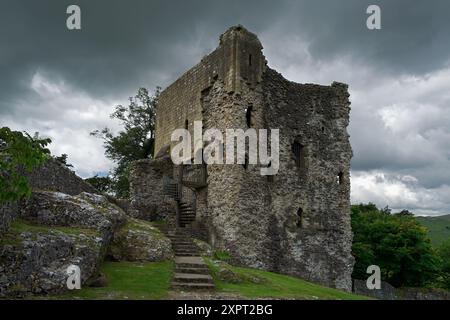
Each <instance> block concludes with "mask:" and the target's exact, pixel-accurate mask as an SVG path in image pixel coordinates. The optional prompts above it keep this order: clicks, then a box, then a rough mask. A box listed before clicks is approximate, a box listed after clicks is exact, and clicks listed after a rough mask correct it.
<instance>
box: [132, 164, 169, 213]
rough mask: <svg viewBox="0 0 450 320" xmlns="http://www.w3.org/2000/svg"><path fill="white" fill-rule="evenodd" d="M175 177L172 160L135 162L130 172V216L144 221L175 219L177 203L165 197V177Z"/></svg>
mask: <svg viewBox="0 0 450 320" xmlns="http://www.w3.org/2000/svg"><path fill="white" fill-rule="evenodd" d="M164 175H167V176H168V177H172V176H173V165H172V163H171V161H170V158H167V157H164V158H159V159H155V160H151V159H143V160H138V161H135V162H134V163H133V165H132V168H131V171H130V208H129V210H128V212H129V214H130V215H131V216H133V217H135V218H140V219H144V220H150V221H153V220H160V219H163V218H168V217H169V218H173V217H174V215H175V210H176V203H175V201H174V200H173V199H171V198H170V197H169V196H166V195H164V190H163V176H164Z"/></svg>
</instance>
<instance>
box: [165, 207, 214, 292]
mask: <svg viewBox="0 0 450 320" xmlns="http://www.w3.org/2000/svg"><path fill="white" fill-rule="evenodd" d="M180 220H181V221H180V222H181V224H182V225H183V224H188V223H191V222H192V221H194V220H195V216H192V220H190V216H188V217H187V218H186V217H184V216H181V219H180ZM163 232H164V234H165V235H166V236H167V237H168V238H169V239H170V241H171V243H172V249H173V251H174V253H175V274H174V277H173V279H172V284H171V287H172V288H173V289H178V290H212V289H214V281H213V278H212V277H211V274H210V272H209V269H208V266H207V265H206V263H205V262H204V261H203V258H202V257H201V256H200V254H199V250H198V248H197V247H196V246H195V244H194V242H193V241H192V239H191V236H190V235H189V234H188V233H187V232H185V231H183V229H182V228H177V229H170V228H166V229H164V230H163Z"/></svg>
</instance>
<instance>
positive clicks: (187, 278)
mask: <svg viewBox="0 0 450 320" xmlns="http://www.w3.org/2000/svg"><path fill="white" fill-rule="evenodd" d="M173 278H174V282H179V283H188V282H189V283H213V278H212V277H211V276H210V275H209V274H198V273H175V275H174V277H173Z"/></svg>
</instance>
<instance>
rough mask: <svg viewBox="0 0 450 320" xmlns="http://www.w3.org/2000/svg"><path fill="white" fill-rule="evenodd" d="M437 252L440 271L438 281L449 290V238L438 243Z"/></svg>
mask: <svg viewBox="0 0 450 320" xmlns="http://www.w3.org/2000/svg"><path fill="white" fill-rule="evenodd" d="M438 254H439V257H440V259H441V272H440V275H439V280H438V281H439V284H440V286H442V287H443V288H445V289H447V290H450V238H449V239H447V240H446V241H444V242H443V243H442V244H441V245H440V247H439V248H438Z"/></svg>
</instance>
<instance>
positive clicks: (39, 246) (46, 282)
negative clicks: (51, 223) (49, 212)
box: [0, 220, 104, 297]
mask: <svg viewBox="0 0 450 320" xmlns="http://www.w3.org/2000/svg"><path fill="white" fill-rule="evenodd" d="M21 230H27V231H21ZM103 247H104V241H103V239H102V238H101V237H100V236H99V234H98V233H96V232H92V231H91V230H86V232H85V231H84V230H80V229H76V228H73V229H70V228H66V229H65V230H57V229H52V228H47V229H46V228H44V227H36V226H34V225H28V224H26V223H25V222H22V221H20V220H19V221H16V222H14V223H13V224H12V226H11V228H10V230H9V231H8V233H7V234H6V235H4V237H2V239H1V240H0V270H1V276H0V297H22V296H26V295H29V294H50V293H51V294H55V293H61V292H63V291H65V290H67V286H66V280H67V278H68V274H67V268H68V267H69V266H70V265H76V266H78V267H79V268H80V271H81V272H80V276H81V282H82V283H84V282H85V281H86V280H87V279H88V278H90V277H91V275H92V274H94V273H95V272H96V269H97V268H98V265H99V263H100V262H101V261H102V259H103V255H104V249H103Z"/></svg>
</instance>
